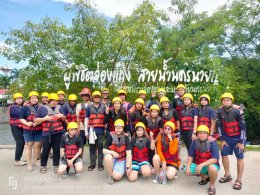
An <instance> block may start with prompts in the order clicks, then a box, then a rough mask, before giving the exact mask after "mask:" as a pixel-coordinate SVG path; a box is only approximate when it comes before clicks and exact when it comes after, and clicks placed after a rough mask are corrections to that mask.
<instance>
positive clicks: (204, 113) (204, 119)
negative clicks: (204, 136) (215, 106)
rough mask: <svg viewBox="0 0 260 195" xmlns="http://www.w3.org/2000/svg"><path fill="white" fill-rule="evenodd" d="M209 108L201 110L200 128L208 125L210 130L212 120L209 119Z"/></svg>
mask: <svg viewBox="0 0 260 195" xmlns="http://www.w3.org/2000/svg"><path fill="white" fill-rule="evenodd" d="M209 109H210V108H209V107H206V108H205V110H203V109H202V108H200V109H199V115H198V126H199V125H206V126H207V127H208V128H209V129H210V128H211V119H210V118H209Z"/></svg>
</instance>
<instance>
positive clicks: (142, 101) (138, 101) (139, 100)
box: [135, 98, 144, 105]
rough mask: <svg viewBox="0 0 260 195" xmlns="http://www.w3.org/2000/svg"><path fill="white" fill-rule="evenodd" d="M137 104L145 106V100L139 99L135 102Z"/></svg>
mask: <svg viewBox="0 0 260 195" xmlns="http://www.w3.org/2000/svg"><path fill="white" fill-rule="evenodd" d="M136 103H141V104H143V105H144V100H143V99H142V98H137V99H136V100H135V104H136Z"/></svg>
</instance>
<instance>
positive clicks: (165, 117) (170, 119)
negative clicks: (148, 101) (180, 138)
mask: <svg viewBox="0 0 260 195" xmlns="http://www.w3.org/2000/svg"><path fill="white" fill-rule="evenodd" d="M161 117H162V120H163V123H164V124H165V123H166V122H167V121H171V122H173V123H174V124H175V129H177V121H176V119H175V118H174V117H173V109H169V113H168V115H166V114H165V112H164V110H163V109H162V110H161ZM175 129H174V130H175Z"/></svg>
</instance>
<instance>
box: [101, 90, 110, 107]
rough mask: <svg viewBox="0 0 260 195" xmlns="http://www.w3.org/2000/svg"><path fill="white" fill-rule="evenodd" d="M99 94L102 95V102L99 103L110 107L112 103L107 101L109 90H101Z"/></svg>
mask: <svg viewBox="0 0 260 195" xmlns="http://www.w3.org/2000/svg"><path fill="white" fill-rule="evenodd" d="M101 94H102V100H101V102H102V103H103V104H105V105H106V106H108V107H110V108H111V107H112V102H111V101H110V100H109V89H108V88H103V89H102V90H101Z"/></svg>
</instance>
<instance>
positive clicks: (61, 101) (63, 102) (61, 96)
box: [57, 90, 66, 106]
mask: <svg viewBox="0 0 260 195" xmlns="http://www.w3.org/2000/svg"><path fill="white" fill-rule="evenodd" d="M57 95H58V97H59V101H58V104H59V105H61V106H62V105H63V104H65V100H64V99H65V96H66V95H65V92H64V91H62V90H59V91H58V92H57Z"/></svg>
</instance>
